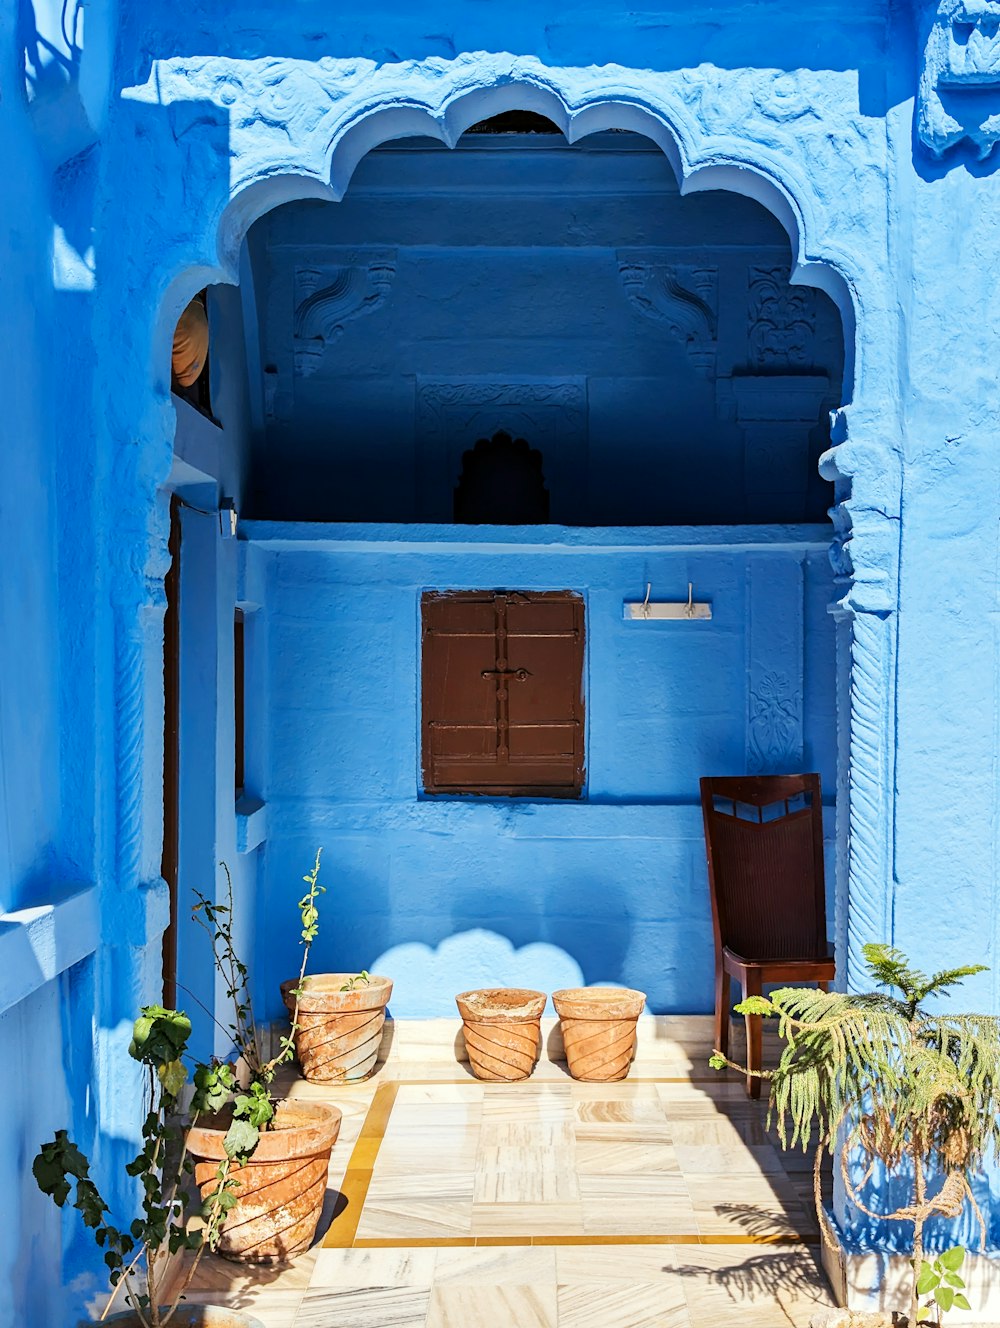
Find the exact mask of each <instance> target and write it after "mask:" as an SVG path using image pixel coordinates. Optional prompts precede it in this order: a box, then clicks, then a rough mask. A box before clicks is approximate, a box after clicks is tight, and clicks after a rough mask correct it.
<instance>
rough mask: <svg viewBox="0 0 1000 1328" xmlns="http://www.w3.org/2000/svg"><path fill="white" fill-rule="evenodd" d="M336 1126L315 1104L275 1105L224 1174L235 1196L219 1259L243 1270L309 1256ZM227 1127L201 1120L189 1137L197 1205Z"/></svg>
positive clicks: (335, 1118) (222, 1121)
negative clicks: (241, 1158)
mask: <svg viewBox="0 0 1000 1328" xmlns="http://www.w3.org/2000/svg"><path fill="white" fill-rule="evenodd" d="M340 1119H341V1113H340V1111H339V1110H338V1109H337V1108H336V1107H330V1106H326V1105H324V1104H321V1103H318V1102H296V1101H287V1102H280V1103H279V1104H278V1109H277V1111H276V1113H275V1117H274V1124H273V1126H272V1128H271V1129H269V1130H267V1131H265V1133H263V1134H262V1135H261V1136H260V1142H259V1143H258V1145H257V1147H256V1149H255V1150H254V1153H253V1156H252V1157H251V1158H250V1160H249V1162H248V1163H247V1164H246V1166H244V1167H238V1166H235V1165H234V1166H233V1168H232V1170H231V1171H230V1176H231V1177H232V1179H233V1180H235V1181H237V1182H238V1183H239V1187H240V1188H239V1189H238V1191H237V1196H238V1197H237V1203H236V1206H235V1207H234V1208H233V1209H232V1211H231V1212H230V1214H229V1216H228V1217H227V1218H226V1223H225V1226H224V1227H223V1228H222V1235H221V1238H220V1243H219V1248H218V1253H219V1254H221V1255H222V1256H223V1257H224V1258H226V1259H238V1260H241V1261H243V1262H246V1263H283V1262H284V1261H285V1260H286V1259H292V1258H294V1257H295V1255H296V1254H301V1253H302V1251H303V1250H307V1249H308V1248H309V1246H310V1245H311V1244H312V1239H313V1236H314V1235H315V1234H316V1227H317V1225H318V1224H319V1219H320V1214H321V1213H322V1211H323V1200H324V1198H325V1197H326V1185H327V1173H328V1172H329V1169H330V1150H331V1149H332V1148H333V1145H334V1142H335V1140H336V1138H337V1135H338V1134H339V1132H340ZM228 1126H229V1121H228V1120H227V1119H226V1118H225V1115H221V1116H218V1117H213V1118H208V1117H205V1118H203V1119H202V1120H200V1121H199V1122H198V1124H197V1125H195V1126H193V1128H192V1129H191V1131H190V1132H189V1134H188V1151H189V1152H190V1153H191V1155H192V1156H193V1157H194V1158H195V1159H196V1162H195V1170H194V1177H195V1181H196V1183H197V1185H198V1186H199V1188H200V1189H201V1194H202V1198H207V1197H208V1196H209V1195H210V1194H213V1193H214V1192H215V1189H216V1187H217V1185H218V1179H217V1176H216V1173H217V1171H218V1167H219V1163H220V1162H222V1161H223V1160H224V1159H225V1156H226V1151H225V1149H224V1148H223V1144H222V1141H223V1139H224V1137H225V1133H226V1130H227V1128H228ZM171 1322H173V1321H171ZM213 1328H214V1325H213Z"/></svg>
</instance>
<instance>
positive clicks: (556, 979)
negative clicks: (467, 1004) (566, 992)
mask: <svg viewBox="0 0 1000 1328" xmlns="http://www.w3.org/2000/svg"><path fill="white" fill-rule="evenodd" d="M372 971H373V972H375V973H383V974H385V975H386V976H388V977H391V978H392V980H393V1000H392V1003H393V1005H394V1006H395V1007H396V1009H397V1010H400V1011H403V1010H419V1011H420V1013H421V1017H423V1018H428V1019H430V1018H454V1017H455V995H456V993H457V992H460V991H470V990H473V989H475V988H478V987H530V988H532V989H533V990H535V991H544V992H546V993H549V994H551V993H552V992H553V991H558V990H559V988H560V987H579V986H583V985H584V982H585V979H584V975H583V970H582V968H581V967H580V965H579V964H578V963H577V962H576V960H575V959H574V958H573V957H572V955H569V954H567V953H566V951H565V950H561V949H560V948H559V947H558V946H556V945H550V944H548V943H546V942H542V941H535V942H533V943H531V944H529V945H525V946H522V947H521V948H520V949H515V947H514V945H513V944H512V943H511V942H510V941H509V940H508V939H507V938H506V937H505V936H499V935H497V933H496V932H493V931H486V930H484V929H483V928H481V927H477V928H474V929H473V930H472V931H463V932H459V933H458V934H456V935H454V936H448V937H446V938H445V940H443V941H442V942H441V944H440V945H438V946H437V947H431V946H429V945H424V944H422V943H421V942H419V941H410V942H407V943H406V944H403V945H394V946H392V947H391V948H390V949H388V950H386V951H385V952H384V953H383V954H380V955H379V956H378V958H377V959H376V960H375V961H374V963H373V965H372Z"/></svg>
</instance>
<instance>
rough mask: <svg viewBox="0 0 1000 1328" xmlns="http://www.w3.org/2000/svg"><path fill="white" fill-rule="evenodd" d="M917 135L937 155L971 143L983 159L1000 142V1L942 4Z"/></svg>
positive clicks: (925, 71) (928, 54)
mask: <svg viewBox="0 0 1000 1328" xmlns="http://www.w3.org/2000/svg"><path fill="white" fill-rule="evenodd" d="M917 132H918V133H919V135H920V138H921V139H922V140H923V142H924V143H925V144H926V145H927V147H929V148H930V150H931V152H932V153H933V154H934V156H935V157H940V156H942V155H943V154H944V153H945V152H947V151H948V149H949V148H951V147H954V146H956V145H957V144H959V143H962V142H963V141H965V140H967V141H968V142H969V143H970V144H972V146H973V147H974V148H975V149H976V152H977V154H978V155H979V157H980V158H983V157H987V156H989V154H990V153H991V152H992V151H993V148H994V146H995V145H996V143H997V142H998V140H1000V2H998V0H942V2H941V3H940V4H939V5H938V7H937V11H936V13H935V15H934V19H933V22H932V23H931V27H930V31H929V33H928V35H927V42H926V45H925V47H924V62H923V68H922V70H921V73H920V88H919V92H918V96H917Z"/></svg>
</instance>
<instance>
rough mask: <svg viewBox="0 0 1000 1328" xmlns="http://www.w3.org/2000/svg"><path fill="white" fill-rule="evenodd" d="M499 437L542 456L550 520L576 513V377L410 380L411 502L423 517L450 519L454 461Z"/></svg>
mask: <svg viewBox="0 0 1000 1328" xmlns="http://www.w3.org/2000/svg"><path fill="white" fill-rule="evenodd" d="M498 432H506V433H509V434H512V435H514V436H516V437H518V438H523V439H525V441H526V442H527V443H528V445H529V446H530V447H532V448H534V449H536V450H538V451H540V452H541V453H542V459H543V463H544V468H545V479H546V484H547V486H548V489H549V492H550V494H551V496H552V520H553V521H562V520H565V519H566V517H565V513H566V512H567V511H570V512H572V511H574V510H577V511H578V510H579V508H580V505H581V503H582V502H583V501H584V497H585V495H583V494H582V493H580V492H579V484H580V476H581V475H583V474H585V473H586V465H585V460H586V446H587V390H586V382H585V380H584V379H583V378H551V379H540V378H532V379H519V380H512V379H482V378H480V379H462V380H457V379H418V381H417V483H418V491H417V497H418V504H419V510H420V513H421V515H422V517H423V519H425V520H429V521H442V520H444V521H450V520H451V503H452V494H453V491H454V488H455V485H456V483H457V482H458V477H459V474H460V472H461V469H462V457H463V456H464V454H465V452H467V451H468V450H469V448H471V447H474V446H475V445H476V443H477V442H478V440H479V439H481V438H492V437H493V435H494V434H496V433H498Z"/></svg>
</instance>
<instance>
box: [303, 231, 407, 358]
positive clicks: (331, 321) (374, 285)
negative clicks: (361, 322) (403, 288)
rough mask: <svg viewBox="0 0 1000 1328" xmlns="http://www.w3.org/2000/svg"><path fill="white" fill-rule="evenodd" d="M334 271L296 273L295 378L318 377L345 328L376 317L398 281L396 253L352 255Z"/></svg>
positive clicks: (318, 269)
mask: <svg viewBox="0 0 1000 1328" xmlns="http://www.w3.org/2000/svg"><path fill="white" fill-rule="evenodd" d="M342 258H343V261H342V262H341V263H340V264H338V265H335V266H330V267H302V268H298V269H297V270H296V273H295V323H294V336H295V372H296V373H297V374H299V375H301V376H302V377H303V378H307V377H309V375H310V374H314V373H315V372H316V370H317V369H318V368H319V366H320V363H321V362H322V359H323V356H324V354H325V353H326V349H327V347H328V346H329V345H330V343H331V342H333V341H336V340H337V338H338V337H340V336H342V335H343V332H344V325H345V324H346V323H350V322H353V320H354V319H356V318H363V317H364V316H365V315H366V314H371V313H374V312H375V310H376V309H378V308H379V307H380V306H381V305H382V304H383V303H384V302H385V299H386V296H387V295H388V293H389V287H390V286H391V285H392V279H393V277H394V276H395V275H396V250H395V249H372V250H351V251H348V252H347V253H345V254H344V255H343V256H342Z"/></svg>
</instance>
